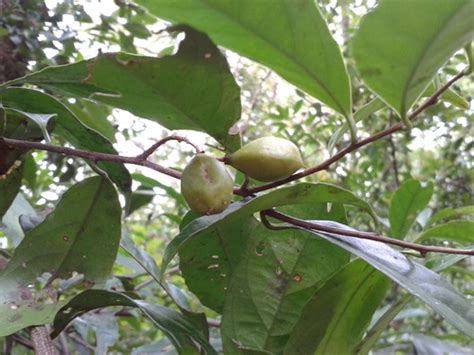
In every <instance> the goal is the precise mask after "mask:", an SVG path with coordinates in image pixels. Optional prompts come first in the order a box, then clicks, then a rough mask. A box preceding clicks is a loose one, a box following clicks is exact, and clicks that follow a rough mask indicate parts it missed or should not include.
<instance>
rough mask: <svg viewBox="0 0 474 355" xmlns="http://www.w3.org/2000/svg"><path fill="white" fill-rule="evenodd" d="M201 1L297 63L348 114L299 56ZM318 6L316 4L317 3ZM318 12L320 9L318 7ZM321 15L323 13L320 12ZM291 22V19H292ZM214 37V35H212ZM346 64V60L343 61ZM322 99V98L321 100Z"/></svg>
mask: <svg viewBox="0 0 474 355" xmlns="http://www.w3.org/2000/svg"><path fill="white" fill-rule="evenodd" d="M201 2H203V3H205V5H207V6H208V7H209V9H210V10H211V11H214V12H216V13H217V14H220V15H221V16H223V17H225V18H227V19H228V20H229V22H231V23H234V24H235V25H236V27H240V28H241V29H243V30H244V32H250V33H251V34H253V35H255V36H256V37H258V38H259V39H261V40H262V41H263V42H265V43H267V44H268V45H269V46H270V47H271V48H273V50H275V52H277V53H280V54H281V55H282V56H283V57H285V58H286V59H287V60H288V61H289V62H293V63H294V64H296V65H297V67H299V68H300V69H302V71H303V72H305V73H306V74H307V75H308V76H309V77H311V78H312V79H313V80H314V81H316V82H317V83H318V85H319V86H320V87H321V88H322V89H323V90H324V92H326V94H327V95H329V97H330V98H331V99H332V100H333V102H334V103H335V104H336V106H337V108H338V109H339V110H340V113H342V114H343V115H344V116H348V112H346V110H345V108H344V107H342V106H341V104H340V102H339V100H337V99H336V98H335V96H334V95H333V93H332V92H331V91H330V90H329V89H328V88H327V86H326V85H325V84H324V82H322V81H321V80H320V79H319V78H318V77H317V76H315V75H314V73H313V72H311V71H310V70H309V69H308V68H307V67H306V66H305V65H304V64H302V63H301V62H300V61H299V60H298V59H297V58H295V57H293V56H291V54H289V53H287V52H286V51H285V50H283V49H282V48H281V47H278V46H277V45H276V44H275V43H273V42H271V41H270V40H269V39H267V38H266V37H264V36H262V35H261V34H260V33H259V32H257V31H256V30H255V29H253V28H252V27H251V26H248V27H246V26H245V24H244V23H243V22H242V21H239V20H236V19H233V18H232V17H230V15H228V14H227V13H225V12H223V11H221V10H219V9H216V8H215V7H214V6H213V5H212V4H210V3H209V2H207V0H201ZM315 6H316V5H315ZM316 10H317V11H318V12H319V10H318V9H316ZM320 15H321V14H320ZM321 16H322V15H321ZM290 22H291V21H290ZM210 36H211V37H212V35H210ZM343 64H344V61H343ZM321 101H322V100H321Z"/></svg>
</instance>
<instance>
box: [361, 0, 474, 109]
mask: <svg viewBox="0 0 474 355" xmlns="http://www.w3.org/2000/svg"><path fill="white" fill-rule="evenodd" d="M428 11H429V16H427V12H428ZM473 17H474V2H472V1H471V0H451V1H435V2H433V1H432V0H411V1H383V2H381V3H380V4H379V5H378V6H377V7H376V8H375V9H374V10H373V11H372V12H371V13H369V14H367V15H366V16H364V18H363V19H362V21H361V24H360V28H359V30H358V31H357V33H356V35H355V37H354V39H353V42H352V51H353V55H354V58H355V60H356V64H357V68H358V69H359V72H360V75H361V76H362V78H363V79H364V81H365V83H366V84H367V85H368V86H369V88H371V89H372V90H373V91H374V92H375V93H376V94H377V95H379V96H380V97H381V98H382V99H383V100H384V101H386V102H387V103H388V104H389V105H390V106H391V107H393V108H394V109H395V110H396V111H397V112H398V113H399V114H400V115H401V116H405V114H406V112H407V111H408V110H409V109H410V107H411V106H412V105H413V104H414V102H415V101H416V100H417V99H418V97H419V96H420V95H421V94H422V92H423V91H424V90H425V88H426V86H427V85H428V84H429V82H430V81H431V80H432V79H433V76H434V75H435V74H436V72H437V71H438V69H439V68H440V67H441V66H442V65H443V64H445V63H446V62H447V60H448V59H449V58H450V57H451V56H452V55H453V54H454V52H455V51H456V50H458V49H460V48H462V47H463V46H464V45H466V44H467V43H468V42H470V41H472V39H473V35H474V27H473V26H472V18H473ZM374 34H376V35H374Z"/></svg>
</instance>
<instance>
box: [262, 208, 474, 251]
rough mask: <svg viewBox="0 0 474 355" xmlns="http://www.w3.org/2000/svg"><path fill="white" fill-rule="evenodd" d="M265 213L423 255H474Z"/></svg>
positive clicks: (291, 222) (267, 212)
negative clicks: (431, 253) (429, 253)
mask: <svg viewBox="0 0 474 355" xmlns="http://www.w3.org/2000/svg"><path fill="white" fill-rule="evenodd" d="M264 214H266V215H267V216H270V217H273V218H276V219H278V220H280V221H283V222H286V223H289V224H291V225H293V226H298V227H302V228H305V229H311V230H315V231H321V232H327V233H334V234H337V235H343V236H346V237H353V238H360V239H370V240H375V241H378V242H382V243H387V244H392V245H397V246H399V247H402V248H407V249H412V250H416V251H418V252H420V253H421V254H422V255H425V254H426V253H428V252H433V253H445V254H460V255H474V250H465V249H454V248H446V247H438V246H434V245H422V244H417V243H411V242H407V241H404V240H399V239H394V238H390V237H387V236H384V235H380V234H377V233H373V232H361V231H352V230H346V229H340V228H335V227H329V226H325V225H322V224H319V223H315V222H309V221H305V220H301V219H298V218H294V217H291V216H288V215H285V214H283V213H280V212H277V211H275V210H266V211H264ZM288 228H291V227H288Z"/></svg>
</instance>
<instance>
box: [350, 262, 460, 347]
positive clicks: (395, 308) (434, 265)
mask: <svg viewBox="0 0 474 355" xmlns="http://www.w3.org/2000/svg"><path fill="white" fill-rule="evenodd" d="M465 258H467V255H447V256H441V257H436V258H434V259H431V260H429V261H428V262H427V263H426V265H425V266H428V263H430V264H431V266H428V267H429V268H430V269H432V270H433V271H435V272H438V271H442V270H444V269H446V268H448V267H449V266H451V265H453V264H455V263H457V262H458V261H460V260H462V259H465ZM430 261H431V262H430ZM412 300H413V296H412V295H411V294H406V295H404V296H403V297H402V298H401V299H399V300H398V301H397V302H395V303H394V304H392V305H390V306H389V308H388V309H387V310H386V311H385V312H384V313H383V314H382V315H381V316H380V318H378V319H377V320H375V321H374V320H372V322H373V325H371V327H370V329H369V330H368V331H367V334H366V336H365V338H364V339H363V340H362V341H361V342H360V343H359V345H358V346H357V347H356V349H355V350H354V353H356V354H358V355H367V354H368V353H369V351H370V350H371V349H372V348H373V346H374V345H375V343H376V341H377V339H378V338H379V337H380V334H382V332H383V331H384V330H385V329H387V327H388V326H389V324H390V323H391V322H392V320H393V319H394V318H395V317H396V316H397V314H398V313H399V312H400V311H401V310H402V309H403V308H405V306H406V305H407V304H408V303H410V301H412Z"/></svg>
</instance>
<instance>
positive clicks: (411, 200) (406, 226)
mask: <svg viewBox="0 0 474 355" xmlns="http://www.w3.org/2000/svg"><path fill="white" fill-rule="evenodd" d="M432 194H433V184H432V183H429V184H427V185H426V186H422V185H421V184H420V182H419V181H417V180H407V181H405V182H404V183H403V184H402V186H400V188H399V189H398V190H397V191H395V193H394V194H393V197H392V201H391V203H390V211H389V216H388V218H389V221H390V236H391V237H393V238H397V239H403V238H405V236H406V235H407V233H408V231H409V230H410V228H411V226H412V225H413V223H414V222H415V219H416V216H417V215H418V213H420V212H421V211H422V210H423V209H424V208H425V207H426V206H427V205H428V203H429V202H430V199H431V195H432Z"/></svg>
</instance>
